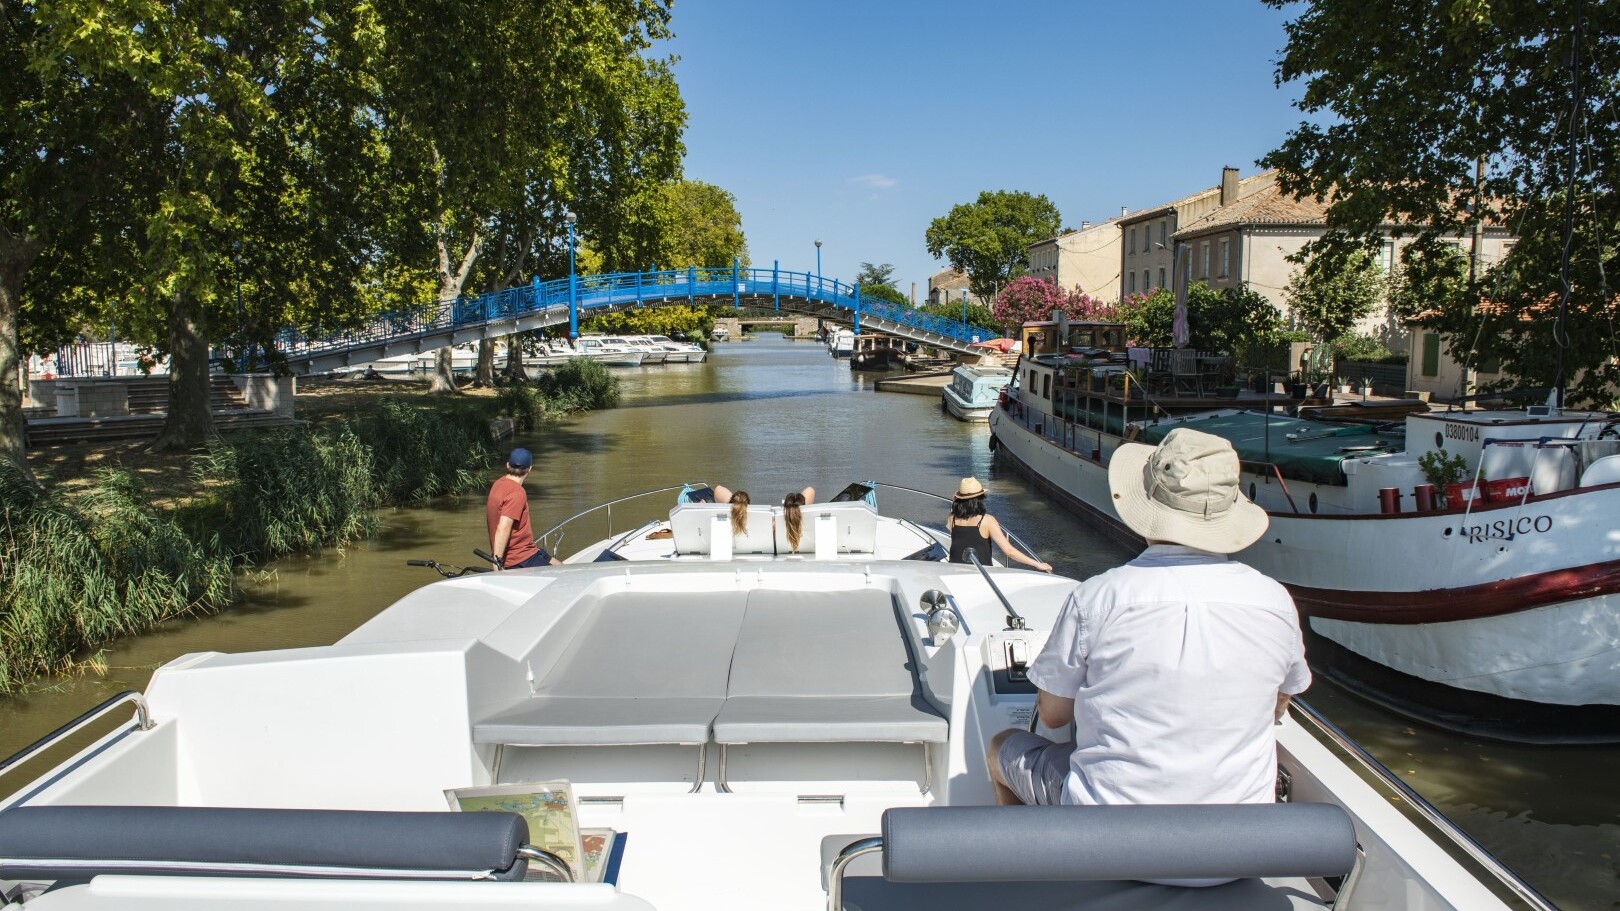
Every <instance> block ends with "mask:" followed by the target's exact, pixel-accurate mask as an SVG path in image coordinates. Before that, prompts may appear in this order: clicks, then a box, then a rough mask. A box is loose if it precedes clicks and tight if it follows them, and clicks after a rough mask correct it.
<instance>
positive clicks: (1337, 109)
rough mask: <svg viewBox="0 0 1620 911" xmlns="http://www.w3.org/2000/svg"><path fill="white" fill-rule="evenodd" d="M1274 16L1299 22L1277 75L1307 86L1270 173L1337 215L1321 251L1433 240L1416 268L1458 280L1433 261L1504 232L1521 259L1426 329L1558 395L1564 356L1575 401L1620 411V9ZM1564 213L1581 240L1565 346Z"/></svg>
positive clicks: (1482, 3)
mask: <svg viewBox="0 0 1620 911" xmlns="http://www.w3.org/2000/svg"><path fill="white" fill-rule="evenodd" d="M1266 2H1267V4H1268V5H1270V6H1272V7H1274V8H1277V9H1283V10H1288V9H1290V8H1293V9H1298V15H1297V16H1296V17H1295V18H1294V19H1293V20H1292V21H1291V22H1289V23H1288V25H1287V26H1286V29H1287V34H1288V43H1287V46H1286V47H1285V48H1284V49H1283V52H1282V55H1281V57H1280V59H1279V61H1278V65H1277V70H1276V76H1277V81H1278V83H1279V84H1283V83H1288V82H1301V83H1303V85H1304V92H1303V95H1302V97H1301V100H1300V102H1299V108H1300V110H1301V111H1302V112H1303V113H1304V114H1306V115H1307V117H1308V119H1307V120H1305V121H1304V122H1302V123H1301V124H1300V125H1299V126H1298V127H1296V128H1295V129H1294V130H1293V131H1292V132H1291V133H1290V134H1289V135H1288V137H1287V138H1286V140H1284V142H1283V144H1282V145H1281V146H1279V147H1278V148H1277V149H1276V150H1275V151H1273V152H1271V153H1270V154H1269V155H1267V156H1266V157H1265V158H1264V160H1263V161H1262V164H1264V165H1266V166H1268V167H1276V168H1278V169H1279V171H1280V172H1281V174H1280V184H1281V186H1282V187H1283V188H1284V189H1285V190H1288V191H1290V192H1295V193H1303V194H1309V195H1314V196H1318V197H1321V198H1323V199H1325V200H1328V202H1329V208H1328V224H1329V227H1330V228H1331V231H1330V233H1329V234H1328V235H1327V236H1326V237H1324V238H1323V240H1322V241H1321V242H1320V243H1318V244H1317V245H1315V246H1316V248H1317V249H1323V248H1328V247H1341V248H1342V247H1347V246H1370V245H1371V244H1373V243H1375V242H1377V239H1378V238H1379V237H1380V235H1381V234H1382V233H1383V232H1384V231H1385V230H1386V226H1388V225H1394V226H1395V227H1394V229H1393V230H1395V231H1396V232H1399V233H1409V234H1415V235H1417V238H1418V242H1417V243H1414V244H1413V245H1411V246H1410V247H1408V248H1407V249H1406V250H1405V251H1403V265H1404V266H1405V267H1406V268H1414V269H1415V270H1416V273H1417V277H1416V278H1415V279H1414V281H1417V282H1423V281H1427V280H1429V279H1430V278H1432V277H1433V275H1434V274H1435V273H1436V272H1437V270H1441V271H1443V270H1444V269H1445V268H1447V266H1446V264H1445V263H1444V262H1441V263H1439V264H1425V263H1423V262H1422V260H1424V259H1425V258H1431V257H1440V258H1442V259H1449V258H1450V257H1451V256H1452V254H1451V253H1450V252H1448V251H1446V250H1443V249H1442V246H1443V245H1442V244H1441V243H1439V242H1438V241H1440V240H1441V239H1442V238H1446V237H1467V235H1468V233H1469V230H1470V229H1471V228H1472V227H1473V226H1474V225H1475V223H1476V221H1479V222H1483V223H1485V224H1488V225H1496V226H1500V227H1502V228H1506V229H1507V230H1508V231H1510V232H1511V233H1513V234H1514V235H1516V236H1517V237H1518V238H1519V240H1518V242H1517V243H1516V244H1514V246H1513V248H1512V250H1511V252H1509V253H1508V254H1507V255H1506V256H1505V257H1504V258H1503V259H1502V260H1501V261H1500V262H1497V263H1485V265H1486V266H1487V267H1488V268H1487V269H1486V270H1485V271H1483V272H1482V273H1480V274H1478V275H1476V276H1475V281H1474V282H1473V283H1472V285H1471V286H1469V284H1468V283H1467V282H1466V281H1465V282H1464V287H1463V288H1461V289H1456V288H1455V286H1454V285H1453V286H1452V293H1451V294H1449V295H1448V296H1444V297H1441V298H1437V299H1435V300H1433V301H1432V303H1431V305H1430V306H1429V307H1426V308H1423V309H1424V311H1425V316H1424V319H1425V321H1426V322H1427V324H1429V325H1431V326H1434V327H1436V328H1438V329H1440V330H1441V331H1442V333H1443V334H1445V335H1446V336H1448V338H1449V339H1450V340H1451V346H1452V348H1453V349H1456V348H1458V347H1462V348H1463V349H1464V350H1466V349H1467V348H1468V347H1469V346H1470V343H1471V340H1472V339H1473V338H1475V337H1477V338H1479V339H1480V342H1481V349H1482V352H1481V353H1482V354H1484V355H1486V356H1490V357H1494V358H1499V359H1500V361H1501V363H1502V365H1503V369H1504V370H1505V371H1506V372H1507V373H1508V374H1510V375H1511V376H1513V377H1514V378H1516V379H1517V380H1519V381H1521V382H1526V383H1530V384H1535V385H1545V384H1548V383H1550V382H1552V380H1553V378H1554V376H1553V374H1554V368H1553V363H1554V362H1555V361H1556V359H1557V354H1558V349H1559V348H1560V347H1562V348H1563V349H1564V353H1565V356H1566V361H1567V363H1568V364H1569V366H1570V367H1571V369H1572V371H1573V373H1574V374H1575V383H1574V387H1573V391H1574V392H1575V400H1577V401H1580V400H1585V401H1592V402H1607V401H1608V400H1610V399H1611V398H1612V396H1613V392H1612V390H1613V388H1614V386H1613V384H1614V383H1615V382H1616V381H1620V366H1617V365H1616V363H1615V358H1616V355H1617V354H1620V350H1617V346H1616V344H1615V343H1614V341H1613V339H1614V336H1613V334H1612V333H1611V332H1610V331H1609V325H1610V321H1611V320H1612V319H1613V318H1614V317H1615V316H1617V315H1620V313H1617V312H1616V311H1617V303H1616V299H1615V296H1614V292H1613V290H1612V289H1611V288H1610V285H1609V282H1608V279H1607V276H1608V275H1611V274H1615V270H1616V269H1617V268H1620V259H1617V254H1616V250H1617V247H1616V246H1615V244H1614V243H1613V241H1612V238H1614V237H1616V236H1617V235H1620V198H1617V196H1616V187H1615V184H1614V177H1613V175H1614V174H1616V173H1620V169H1617V166H1620V115H1617V110H1620V109H1617V108H1616V106H1615V105H1614V103H1613V100H1612V99H1613V97H1614V95H1615V93H1616V86H1617V85H1620V6H1617V5H1616V4H1612V3H1587V2H1583V0H1382V2H1378V3H1374V4H1373V5H1372V6H1371V7H1369V5H1368V3H1367V2H1365V0H1312V2H1310V3H1309V4H1303V3H1301V2H1300V0H1266ZM1577 22H1579V25H1578V26H1577ZM1577 35H1578V36H1579V38H1578V40H1577ZM1577 81H1579V83H1580V85H1581V86H1582V87H1583V88H1582V90H1581V91H1580V92H1579V93H1577V91H1576V88H1577ZM1578 94H1579V95H1580V96H1581V103H1580V104H1578V105H1577V104H1576V98H1577V95H1578ZM1572 127H1573V129H1572ZM1481 165H1483V167H1482V171H1483V176H1477V175H1478V171H1479V170H1481ZM1572 175H1573V177H1574V178H1575V180H1574V187H1575V189H1574V196H1573V198H1572V197H1570V195H1569V194H1568V192H1567V190H1566V186H1567V184H1568V181H1569V179H1570V177H1571V176H1572ZM1566 202H1568V203H1571V204H1572V206H1571V209H1570V212H1571V214H1572V215H1573V222H1574V224H1573V227H1574V229H1575V230H1574V233H1573V241H1572V243H1571V244H1570V248H1569V254H1570V255H1569V269H1568V278H1569V283H1568V299H1569V317H1568V323H1567V326H1566V327H1565V328H1564V330H1563V331H1561V332H1559V331H1555V326H1554V323H1555V314H1556V311H1557V301H1558V300H1559V299H1560V298H1561V297H1562V296H1563V293H1564V287H1563V284H1562V282H1561V281H1560V272H1561V267H1562V265H1563V260H1564V242H1563V241H1564V238H1563V234H1564V230H1563V228H1564V224H1563V215H1564V211H1565V204H1566ZM1409 284H1410V283H1409ZM1408 309H1409V310H1410V309H1411V308H1408Z"/></svg>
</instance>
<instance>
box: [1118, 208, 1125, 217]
mask: <svg viewBox="0 0 1620 911" xmlns="http://www.w3.org/2000/svg"><path fill="white" fill-rule="evenodd" d="M1119 217H1120V218H1124V217H1125V207H1124V206H1120V207H1119Z"/></svg>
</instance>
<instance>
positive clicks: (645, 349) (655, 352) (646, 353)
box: [618, 335, 684, 366]
mask: <svg viewBox="0 0 1620 911" xmlns="http://www.w3.org/2000/svg"><path fill="white" fill-rule="evenodd" d="M618 341H621V342H623V343H624V344H626V345H629V346H630V347H631V348H634V349H636V350H637V351H640V352H641V353H642V359H641V363H642V364H643V365H649V366H650V365H652V364H663V363H666V362H668V361H669V360H670V356H669V349H668V348H665V347H664V346H663V345H661V344H659V343H658V342H655V341H653V338H652V336H650V335H626V336H624V337H622V338H620V339H618ZM683 360H684V358H683Z"/></svg>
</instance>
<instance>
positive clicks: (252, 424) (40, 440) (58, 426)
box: [27, 408, 294, 447]
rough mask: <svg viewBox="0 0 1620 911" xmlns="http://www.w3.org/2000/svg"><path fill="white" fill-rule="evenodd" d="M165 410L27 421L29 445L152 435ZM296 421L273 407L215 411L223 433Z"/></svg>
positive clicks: (147, 437) (138, 437) (128, 438)
mask: <svg viewBox="0 0 1620 911" xmlns="http://www.w3.org/2000/svg"><path fill="white" fill-rule="evenodd" d="M165 419H166V415H164V414H120V415H109V416H107V417H98V418H39V419H35V420H30V421H29V422H28V424H27V438H28V445H29V446H30V447H42V446H57V445H62V444H64V443H92V442H100V441H104V440H139V439H152V438H155V437H156V436H157V435H158V432H159V431H161V430H162V429H163V422H164V420H165ZM291 423H294V421H292V420H289V419H287V418H283V417H281V416H280V415H277V414H276V413H275V412H273V411H261V410H258V409H253V408H238V409H231V410H226V411H216V412H214V428H215V429H216V430H218V431H219V432H221V433H228V432H230V431H233V430H247V429H255V428H261V427H276V426H282V425H286V424H291Z"/></svg>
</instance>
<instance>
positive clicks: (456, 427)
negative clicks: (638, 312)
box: [0, 363, 618, 693]
mask: <svg viewBox="0 0 1620 911" xmlns="http://www.w3.org/2000/svg"><path fill="white" fill-rule="evenodd" d="M617 402H618V381H617V380H616V379H615V378H614V377H612V376H611V375H610V374H608V372H607V371H606V369H605V368H602V367H601V365H599V364H594V363H583V364H578V365H567V366H565V367H561V368H558V369H557V370H554V371H551V372H550V373H548V374H545V375H543V376H542V378H541V379H540V380H539V381H537V382H536V383H533V384H524V385H522V386H513V387H507V388H504V389H501V390H499V391H498V392H496V393H490V392H485V393H484V394H481V395H468V396H459V397H456V398H454V399H440V398H432V397H428V396H425V395H421V394H416V393H414V392H412V391H402V390H399V389H393V390H388V391H383V390H376V389H366V388H362V387H357V386H353V385H349V386H342V385H338V384H330V385H329V386H328V387H327V388H323V389H317V390H314V391H312V392H311V393H310V394H309V395H308V396H307V397H306V395H305V394H303V393H300V396H299V401H298V407H299V410H300V413H301V415H302V416H304V417H305V419H306V423H305V424H302V425H297V426H292V427H286V428H280V429H275V430H264V431H249V432H243V433H239V434H233V435H231V436H229V437H222V438H218V439H216V440H214V441H213V442H212V443H211V444H210V445H209V446H208V448H207V449H206V450H205V451H203V452H201V453H197V454H194V455H192V456H189V457H178V458H176V457H157V456H152V455H150V454H147V453H144V451H143V449H142V448H141V447H139V446H138V445H135V444H126V445H123V446H112V447H109V446H98V447H93V448H91V447H81V448H80V450H81V451H76V452H75V451H51V450H47V451H45V452H43V453H39V454H37V455H36V457H35V458H33V459H31V465H32V466H33V467H34V470H35V471H36V472H37V473H39V474H40V475H41V476H42V479H43V485H42V486H36V485H34V484H31V483H29V482H28V481H26V480H25V479H23V477H22V476H21V475H20V474H19V473H18V472H17V471H16V470H15V469H14V468H10V467H8V466H3V465H0V693H3V692H10V691H13V690H15V689H17V688H18V687H19V686H21V685H22V684H23V683H24V682H25V681H27V680H28V679H29V678H31V677H34V676H37V675H39V674H43V673H50V672H54V671H59V670H62V669H65V668H67V667H68V666H70V665H71V663H72V660H73V657H74V656H76V655H82V654H84V653H85V652H87V651H89V650H93V649H95V648H98V647H100V646H102V645H105V644H106V643H107V642H109V641H111V640H113V639H115V638H117V637H119V636H124V635H128V634H131V633H138V632H141V631H143V630H146V629H149V628H151V627H152V626H153V625H155V624H157V623H161V622H162V621H164V620H167V619H170V618H173V617H178V616H184V615H187V614H197V613H208V612H212V611H216V610H219V609H221V608H223V607H226V606H228V605H229V604H230V602H231V600H232V598H233V596H234V594H235V592H234V589H233V585H232V580H233V577H234V574H235V572H236V571H237V570H239V569H243V568H250V567H253V566H256V565H259V564H262V563H264V562H265V561H269V560H273V559H276V558H278V557H282V556H286V555H288V554H294V553H301V552H308V551H312V550H318V549H320V548H324V547H332V546H343V545H346V544H349V543H352V542H355V541H359V540H363V539H365V538H367V537H369V536H370V535H371V534H372V533H373V532H374V531H375V530H376V527H377V516H376V510H377V509H378V508H380V507H389V506H402V505H406V504H410V503H416V502H420V501H423V500H427V499H431V498H433V497H439V496H445V495H454V494H461V493H468V492H473V491H476V490H478V489H480V488H481V487H482V485H483V480H484V478H485V477H486V476H487V474H488V472H489V470H490V468H491V466H492V465H494V464H495V463H496V462H497V461H498V458H497V452H496V447H495V445H494V442H493V440H492V439H491V438H490V431H489V423H490V419H491V418H492V417H496V416H505V417H512V418H514V419H516V421H517V423H518V425H519V426H520V427H521V428H523V429H525V430H535V429H538V428H540V427H542V426H543V425H545V424H546V423H548V422H550V421H552V420H554V419H556V418H557V417H559V416H561V415H564V414H568V413H571V412H576V411H582V410H589V409H592V408H602V407H612V406H613V405H615V404H617ZM125 462H127V463H128V464H123V463H125Z"/></svg>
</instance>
